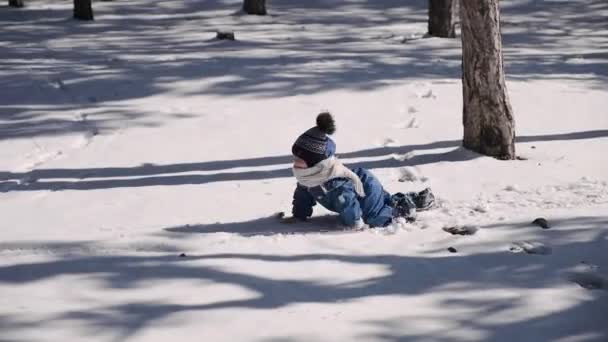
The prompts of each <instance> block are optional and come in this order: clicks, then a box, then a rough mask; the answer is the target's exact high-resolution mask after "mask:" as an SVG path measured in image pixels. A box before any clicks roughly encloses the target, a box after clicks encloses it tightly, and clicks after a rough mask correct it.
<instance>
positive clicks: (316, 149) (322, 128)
mask: <svg viewBox="0 0 608 342" xmlns="http://www.w3.org/2000/svg"><path fill="white" fill-rule="evenodd" d="M335 131H336V123H335V122H334V118H333V117H332V116H331V114H330V113H329V112H323V113H321V114H319V115H318V116H317V125H316V126H315V127H312V128H310V129H309V130H307V131H306V132H304V133H303V134H302V135H300V136H299V137H298V139H297V140H296V142H295V143H294V144H293V146H292V147H291V153H292V154H293V155H294V156H296V157H298V158H300V159H302V160H304V161H305V162H306V165H307V166H308V167H312V166H314V165H316V164H317V163H318V162H320V161H322V160H325V159H327V158H329V157H331V156H333V155H334V154H335V153H336V143H335V142H334V141H333V140H331V139H330V138H329V137H328V136H327V135H328V134H333V133H334V132H335Z"/></svg>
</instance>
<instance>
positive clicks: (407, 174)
mask: <svg viewBox="0 0 608 342" xmlns="http://www.w3.org/2000/svg"><path fill="white" fill-rule="evenodd" d="M398 172H399V175H398V177H399V178H398V181H400V182H416V181H421V182H426V181H428V180H429V179H428V178H427V177H425V176H422V175H420V172H418V170H417V169H416V168H415V167H412V166H404V167H401V168H399V169H398Z"/></svg>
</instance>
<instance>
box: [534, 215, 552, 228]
mask: <svg viewBox="0 0 608 342" xmlns="http://www.w3.org/2000/svg"><path fill="white" fill-rule="evenodd" d="M532 223H533V224H535V225H537V226H539V227H541V228H542V229H549V228H551V226H549V222H547V220H546V219H544V218H542V217H539V218H537V219H535V220H534V221H532Z"/></svg>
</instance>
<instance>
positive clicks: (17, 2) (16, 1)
mask: <svg viewBox="0 0 608 342" xmlns="http://www.w3.org/2000/svg"><path fill="white" fill-rule="evenodd" d="M8 5H9V6H11V7H23V0H8Z"/></svg>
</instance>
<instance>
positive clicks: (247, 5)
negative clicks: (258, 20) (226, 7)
mask: <svg viewBox="0 0 608 342" xmlns="http://www.w3.org/2000/svg"><path fill="white" fill-rule="evenodd" d="M243 11H245V12H246V13H247V14H257V15H266V0H244V1H243Z"/></svg>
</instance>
